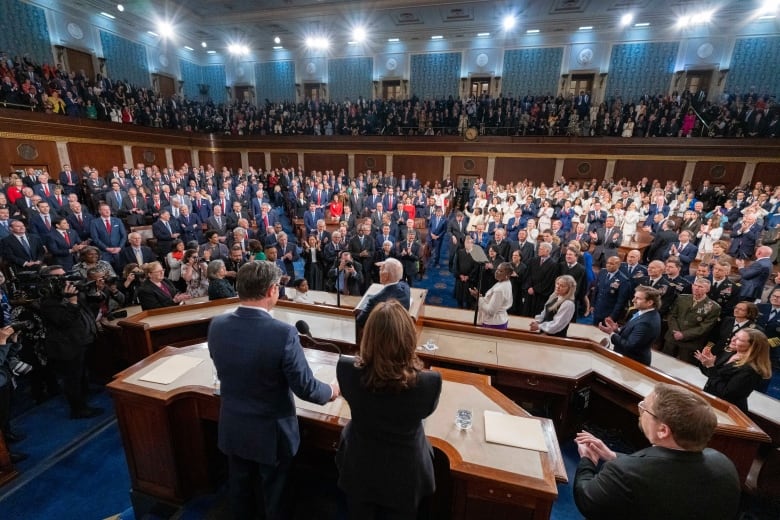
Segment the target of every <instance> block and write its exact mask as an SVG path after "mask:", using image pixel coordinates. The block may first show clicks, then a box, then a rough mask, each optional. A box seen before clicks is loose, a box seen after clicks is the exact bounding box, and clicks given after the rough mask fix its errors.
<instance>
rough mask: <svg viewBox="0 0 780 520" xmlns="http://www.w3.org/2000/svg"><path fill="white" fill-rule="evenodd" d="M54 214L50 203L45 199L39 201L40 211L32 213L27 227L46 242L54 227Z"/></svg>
mask: <svg viewBox="0 0 780 520" xmlns="http://www.w3.org/2000/svg"><path fill="white" fill-rule="evenodd" d="M53 220H54V215H52V214H51V208H50V207H49V203H48V202H46V201H45V200H41V201H40V202H38V211H37V212H34V213H31V214H30V218H29V220H28V225H27V227H28V228H29V231H30V233H32V234H34V235H38V236H39V237H41V240H43V241H44V242H45V240H46V237H47V236H49V233H51V230H52V229H54V222H53Z"/></svg>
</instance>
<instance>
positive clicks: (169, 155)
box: [165, 148, 176, 168]
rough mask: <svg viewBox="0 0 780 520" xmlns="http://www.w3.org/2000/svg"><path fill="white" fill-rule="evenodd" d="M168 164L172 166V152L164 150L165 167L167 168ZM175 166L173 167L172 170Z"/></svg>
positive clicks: (168, 149)
mask: <svg viewBox="0 0 780 520" xmlns="http://www.w3.org/2000/svg"><path fill="white" fill-rule="evenodd" d="M169 164H173V150H172V149H171V148H166V149H165V166H166V167H167V166H168V165H169ZM175 167H176V166H175V165H174V168H175Z"/></svg>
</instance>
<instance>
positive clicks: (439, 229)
mask: <svg viewBox="0 0 780 520" xmlns="http://www.w3.org/2000/svg"><path fill="white" fill-rule="evenodd" d="M436 219H437V217H436V215H434V216H432V217H431V220H430V222H429V223H428V237H429V238H430V239H431V240H433V237H431V235H437V236H438V237H439V240H441V239H442V238H444V233H446V232H447V218H446V217H445V216H444V215H442V216H441V217H438V219H439V220H438V223H437V222H436Z"/></svg>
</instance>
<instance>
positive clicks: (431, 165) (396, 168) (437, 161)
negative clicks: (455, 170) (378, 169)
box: [393, 155, 444, 185]
mask: <svg viewBox="0 0 780 520" xmlns="http://www.w3.org/2000/svg"><path fill="white" fill-rule="evenodd" d="M393 172H394V173H395V177H396V179H399V178H400V177H401V175H402V174H403V175H406V178H407V179H411V178H412V172H417V178H418V179H420V181H421V182H422V183H423V184H425V183H426V182H428V181H430V182H431V185H433V182H434V181H440V180H441V179H442V174H443V173H444V157H437V156H430V155H395V156H393Z"/></svg>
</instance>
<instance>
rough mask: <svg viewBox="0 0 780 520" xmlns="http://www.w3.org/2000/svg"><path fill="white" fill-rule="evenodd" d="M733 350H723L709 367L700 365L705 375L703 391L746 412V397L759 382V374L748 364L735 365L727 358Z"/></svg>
mask: <svg viewBox="0 0 780 520" xmlns="http://www.w3.org/2000/svg"><path fill="white" fill-rule="evenodd" d="M732 354H733V352H726V351H724V352H723V353H721V354H720V355H719V356H718V358H717V359H716V360H715V364H714V365H713V366H712V367H711V368H705V367H701V371H702V372H703V373H704V375H706V376H707V382H706V383H704V391H705V392H708V393H710V394H712V395H714V396H716V397H720V398H721V399H723V400H724V401H728V402H730V403H731V404H733V405H735V406H737V407H738V408H739V409H740V410H742V411H743V412H745V413H747V411H748V405H747V398H748V396H749V395H750V394H751V392H753V390H755V389H756V387H757V386H758V385H759V384H760V383H761V374H759V373H758V372H756V371H755V370H754V369H753V367H751V366H750V365H742V366H736V365H735V364H734V363H729V362H728V360H729V358H730V357H731V356H732Z"/></svg>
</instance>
